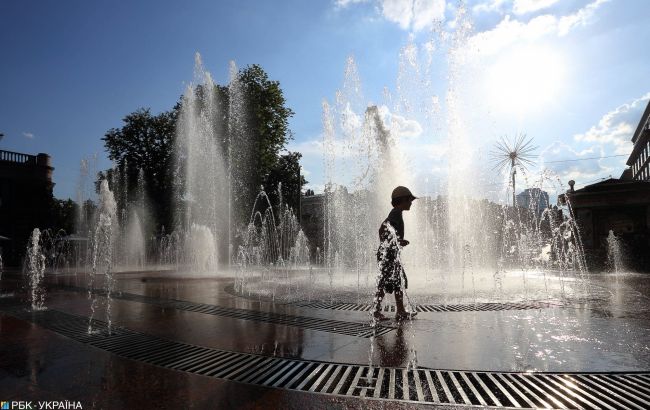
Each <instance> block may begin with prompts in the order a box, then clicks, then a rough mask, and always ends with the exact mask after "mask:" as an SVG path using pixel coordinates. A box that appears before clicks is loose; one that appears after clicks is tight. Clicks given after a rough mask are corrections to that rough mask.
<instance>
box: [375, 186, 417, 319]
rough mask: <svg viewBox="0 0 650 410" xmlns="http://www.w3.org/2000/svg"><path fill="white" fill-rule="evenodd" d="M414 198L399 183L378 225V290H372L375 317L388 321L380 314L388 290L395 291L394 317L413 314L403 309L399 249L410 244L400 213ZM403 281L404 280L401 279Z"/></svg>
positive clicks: (411, 316) (405, 316)
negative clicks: (405, 236) (387, 212)
mask: <svg viewBox="0 0 650 410" xmlns="http://www.w3.org/2000/svg"><path fill="white" fill-rule="evenodd" d="M415 199H417V198H416V197H415V196H413V194H412V193H411V191H410V190H409V189H408V188H406V187H403V186H398V187H397V188H395V189H394V190H393V193H392V194H391V205H393V209H392V210H391V211H390V213H389V214H388V217H387V218H386V219H385V220H384V222H382V224H381V226H380V227H379V249H378V250H377V264H378V265H379V276H378V278H377V292H376V293H375V311H374V318H375V320H387V319H388V318H387V317H385V316H384V315H383V314H382V313H381V302H382V300H383V299H384V296H385V295H386V292H388V293H393V292H394V293H395V305H396V307H397V312H396V314H395V319H397V320H398V321H399V320H404V319H409V318H413V317H414V316H415V315H416V313H415V312H412V313H408V312H407V311H406V309H404V292H403V290H402V285H403V286H404V289H407V288H408V279H407V278H406V272H404V267H403V266H402V262H401V260H400V254H401V252H402V248H403V247H404V246H406V245H408V244H409V241H407V240H406V239H404V219H403V218H402V212H403V211H408V210H410V209H411V204H412V203H413V200H415ZM402 280H403V282H402Z"/></svg>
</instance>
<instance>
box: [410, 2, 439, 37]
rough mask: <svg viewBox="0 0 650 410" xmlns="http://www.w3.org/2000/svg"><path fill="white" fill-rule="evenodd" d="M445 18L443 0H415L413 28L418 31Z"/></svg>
mask: <svg viewBox="0 0 650 410" xmlns="http://www.w3.org/2000/svg"><path fill="white" fill-rule="evenodd" d="M444 18H445V0H415V1H414V2H413V30H414V31H420V30H422V29H425V28H427V27H428V26H430V25H431V24H433V23H434V22H435V21H441V20H443V19H444Z"/></svg>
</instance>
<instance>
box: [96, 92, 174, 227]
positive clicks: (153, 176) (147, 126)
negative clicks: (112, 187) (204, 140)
mask: <svg viewBox="0 0 650 410" xmlns="http://www.w3.org/2000/svg"><path fill="white" fill-rule="evenodd" d="M179 108H180V105H178V104H177V105H176V106H175V107H174V108H173V109H171V110H170V111H165V112H162V113H160V114H158V115H153V114H151V111H150V110H149V109H144V108H141V109H138V110H136V111H134V112H132V113H130V114H128V115H127V116H125V117H124V118H123V119H122V122H123V124H124V125H123V126H122V127H121V128H112V129H110V130H108V132H107V133H106V135H105V136H104V138H102V139H103V140H104V146H105V147H106V151H107V152H108V157H109V159H111V160H113V161H114V162H115V163H116V165H117V166H118V167H120V168H121V169H123V170H125V172H126V175H127V178H128V180H127V181H126V182H127V186H132V187H134V186H136V183H137V179H138V173H139V170H142V171H143V175H144V182H145V186H146V187H147V188H146V189H147V196H148V197H149V200H150V202H151V203H152V204H153V207H152V208H153V212H154V217H155V218H156V220H157V221H158V222H159V223H160V224H162V225H168V224H169V223H170V221H171V192H172V189H173V187H172V177H171V174H172V173H171V170H172V168H173V161H174V143H175V135H176V120H177V118H178V111H179ZM102 176H103V177H106V176H111V172H110V170H109V171H107V172H106V173H104V174H102V175H101V176H100V177H102ZM109 180H110V178H109ZM134 195H135V192H133V190H131V192H128V193H127V197H126V199H127V200H131V199H133V196H134Z"/></svg>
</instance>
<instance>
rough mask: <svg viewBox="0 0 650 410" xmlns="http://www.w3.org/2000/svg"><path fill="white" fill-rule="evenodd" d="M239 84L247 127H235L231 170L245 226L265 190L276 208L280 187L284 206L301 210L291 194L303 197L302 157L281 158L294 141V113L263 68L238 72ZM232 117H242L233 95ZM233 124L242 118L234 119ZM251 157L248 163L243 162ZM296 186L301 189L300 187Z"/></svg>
mask: <svg viewBox="0 0 650 410" xmlns="http://www.w3.org/2000/svg"><path fill="white" fill-rule="evenodd" d="M238 83H239V85H240V87H241V89H240V92H241V100H242V102H243V106H241V107H239V109H240V110H241V112H240V113H239V115H242V116H243V126H241V127H237V126H235V127H231V129H230V138H229V141H230V142H231V143H232V150H231V151H230V152H231V156H230V158H231V160H232V162H233V163H232V164H231V169H232V170H233V181H234V183H235V185H236V186H235V190H236V195H235V196H234V201H233V202H234V203H233V205H234V207H235V209H237V210H238V211H239V213H240V217H239V218H238V219H239V220H240V221H242V222H245V218H247V217H248V215H250V211H251V209H250V208H251V206H252V204H253V202H254V200H255V197H256V195H257V194H258V193H259V189H260V187H264V189H265V191H266V192H267V193H268V194H269V196H270V197H271V199H272V202H273V203H275V204H277V199H278V198H277V194H276V193H277V188H278V185H279V183H280V182H281V183H282V185H283V189H282V190H283V192H286V193H287V194H288V195H286V196H284V200H285V203H287V204H288V205H289V206H290V207H292V208H294V209H297V206H298V203H299V197H297V196H296V195H292V194H289V193H291V192H293V191H291V190H295V192H299V191H300V188H301V187H302V184H304V183H305V182H304V179H303V181H302V184H300V182H299V174H300V172H299V171H300V168H299V164H298V160H299V159H300V154H297V153H288V154H285V155H282V154H281V152H282V151H283V150H284V149H285V147H286V144H287V142H289V140H291V139H292V138H293V135H292V133H291V131H290V129H289V118H291V117H292V116H293V114H294V112H293V111H292V110H291V109H290V108H288V107H287V106H286V99H285V98H284V94H283V92H282V88H281V87H280V83H279V82H278V81H273V80H270V79H269V78H268V75H267V73H266V72H265V71H264V70H263V69H262V68H261V67H260V66H259V65H250V66H248V67H246V68H244V69H242V70H240V71H239V76H238ZM229 103H230V107H231V108H232V107H233V106H234V107H235V108H236V109H235V110H232V109H230V110H229V112H230V114H231V115H238V113H237V105H236V104H237V103H238V102H237V101H236V96H234V95H230V101H229ZM229 120H230V122H231V124H233V123H234V124H237V119H235V118H229ZM242 156H247V158H242ZM297 185H300V186H299V187H297Z"/></svg>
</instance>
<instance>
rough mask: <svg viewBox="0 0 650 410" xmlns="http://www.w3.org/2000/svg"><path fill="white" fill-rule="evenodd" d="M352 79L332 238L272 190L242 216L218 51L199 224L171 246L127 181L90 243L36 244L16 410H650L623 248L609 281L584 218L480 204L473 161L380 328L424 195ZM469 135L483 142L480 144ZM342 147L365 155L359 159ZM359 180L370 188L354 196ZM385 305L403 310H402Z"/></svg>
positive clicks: (199, 109)
mask: <svg viewBox="0 0 650 410" xmlns="http://www.w3.org/2000/svg"><path fill="white" fill-rule="evenodd" d="M349 64H350V66H349V68H348V70H346V73H348V74H349V78H348V79H347V80H346V81H348V83H347V85H346V86H344V88H343V90H342V92H341V93H339V94H338V95H337V102H336V104H333V105H332V106H330V105H328V104H327V103H325V104H324V106H323V123H324V133H323V134H324V141H323V147H324V150H325V157H326V158H325V162H326V164H327V173H328V181H330V184H328V186H327V187H326V189H325V193H324V194H323V201H324V207H323V218H322V220H323V221H324V222H323V226H322V227H321V229H320V231H319V232H321V234H319V235H321V236H320V237H319V238H318V241H314V239H313V238H311V239H310V238H307V236H306V235H305V233H304V232H303V230H302V229H301V224H300V223H299V219H298V217H297V216H296V215H295V214H294V212H293V211H292V210H291V209H289V208H288V207H287V206H285V205H284V204H283V203H282V202H280V204H271V203H270V200H269V196H268V195H267V194H266V192H264V190H260V193H259V195H258V196H257V199H256V203H255V204H252V205H251V214H250V219H249V220H248V222H247V223H246V224H243V225H239V226H236V225H237V224H235V223H234V222H233V218H232V216H231V213H230V211H231V210H230V208H229V207H230V195H231V193H232V189H233V186H234V184H235V182H233V178H232V172H233V170H232V168H231V167H228V166H227V165H226V164H227V163H229V162H228V161H226V159H228V158H230V159H232V152H221V150H220V147H219V146H218V144H216V143H215V141H216V138H215V137H214V132H216V131H215V130H216V129H218V127H216V126H215V125H214V124H213V123H212V121H214V118H222V117H219V116H217V115H214V114H215V113H214V110H217V109H218V107H217V105H218V104H216V102H215V101H212V100H210V96H209V95H210V93H207V94H208V96H207V97H205V98H207V100H202V101H197V98H198V97H197V96H196V94H195V93H194V92H193V90H194V88H193V87H194V86H196V85H198V84H200V85H202V86H203V87H204V88H205V89H209V87H212V86H213V85H214V84H213V83H212V79H211V77H210V75H209V74H208V73H206V72H205V71H203V69H202V68H201V66H200V61H199V60H198V58H197V78H196V79H195V82H194V83H193V85H190V86H189V87H188V91H187V93H186V94H185V96H184V103H183V109H182V112H181V116H180V123H179V127H178V130H177V133H178V138H177V140H178V141H177V143H178V144H179V152H181V153H182V155H180V156H179V158H177V166H178V170H179V173H178V174H179V175H180V176H179V178H181V179H182V183H180V184H178V191H177V198H179V200H178V203H177V205H176V206H177V211H178V213H179V215H182V216H183V217H182V218H180V220H181V221H182V222H180V223H179V225H178V227H177V229H174V230H171V231H168V233H164V232H163V233H161V234H158V235H155V236H152V235H151V232H150V231H147V229H149V228H148V226H149V223H150V222H149V221H148V216H147V215H148V214H147V212H146V208H147V207H146V201H145V200H144V199H142V198H144V194H143V195H141V196H138V198H140V199H138V198H136V199H134V200H132V201H128V202H125V201H121V202H120V201H119V200H118V199H119V198H120V197H121V195H122V194H121V190H123V189H124V187H123V186H120V181H121V179H120V177H119V174H120V172H121V171H120V170H119V169H116V170H115V173H114V175H116V176H115V177H114V180H112V181H111V184H109V181H107V180H104V181H102V183H101V185H100V187H99V197H98V208H97V212H96V215H95V216H94V217H93V218H92V219H91V220H87V221H85V222H84V224H82V226H85V227H86V231H84V232H78V233H77V234H78V235H77V236H70V235H65V234H62V233H52V232H47V231H46V232H41V231H39V230H38V229H35V230H34V232H33V234H32V237H31V239H30V242H29V245H28V252H27V256H26V263H25V267H24V269H23V271H18V270H11V269H5V271H4V272H2V271H1V270H0V274H1V275H2V276H0V295H1V297H0V345H1V346H2V349H0V399H2V400H3V401H4V400H9V401H21V400H22V401H39V400H66V401H69V402H73V403H77V402H78V403H81V406H82V407H83V408H145V407H160V408H295V409H303V408H350V407H354V408H416V407H428V406H441V407H446V406H449V407H509V408H540V407H541V408H648V407H650V314H649V313H650V299H649V298H650V285H648V281H647V279H646V276H645V275H643V274H638V273H633V272H629V271H627V270H626V269H625V267H624V263H623V261H622V260H621V258H620V254H619V250H618V246H617V242H616V238H615V237H612V238H610V242H609V243H610V248H611V261H612V265H613V269H610V270H608V271H605V272H591V271H589V270H588V269H587V267H586V264H585V255H584V253H583V251H582V246H581V241H580V235H579V232H578V229H577V227H576V224H575V222H574V221H573V219H572V218H571V212H570V203H569V204H565V205H564V206H563V207H561V208H560V209H558V208H548V209H544V210H543V212H541V213H538V212H531V211H530V210H525V209H523V210H522V209H518V208H514V207H512V206H501V205H496V204H494V203H492V202H488V201H487V200H476V199H471V198H470V197H469V196H468V195H467V192H464V191H462V189H463V187H467V186H468V185H470V182H471V181H470V180H471V179H472V178H473V177H472V176H470V174H468V173H467V172H465V171H464V168H462V167H463V166H464V165H463V161H462V158H460V157H459V158H456V160H454V159H453V158H452V159H451V160H450V179H451V180H450V182H449V189H448V190H447V192H445V193H444V195H439V196H437V197H433V196H431V197H428V196H427V197H423V198H420V199H418V200H417V201H416V202H415V204H414V207H413V210H412V211H410V212H408V213H405V222H406V227H407V231H406V232H407V233H406V237H407V238H409V240H410V241H411V245H409V246H408V247H405V248H404V250H403V253H402V259H403V263H404V265H405V267H406V271H407V273H408V278H409V284H408V289H407V290H406V296H407V297H406V301H407V304H408V308H407V309H408V310H410V311H412V312H417V313H418V315H417V318H415V319H413V320H405V321H395V320H389V321H386V322H375V321H374V320H373V316H372V311H373V295H374V291H375V287H376V284H375V283H376V282H375V280H376V276H377V264H376V256H375V252H376V249H377V239H376V235H377V227H378V225H379V222H380V221H381V220H382V219H383V218H384V216H385V214H386V213H387V212H388V210H389V207H387V204H386V203H385V202H386V201H385V198H387V197H389V195H390V190H392V189H393V187H394V186H396V185H407V186H414V185H415V186H417V184H416V182H417V181H414V180H413V177H412V176H409V174H408V173H407V172H406V170H404V169H402V168H401V167H400V164H403V163H405V162H404V161H403V160H401V159H400V158H401V157H400V156H401V155H403V153H401V151H400V144H399V142H398V141H396V140H395V138H393V136H392V135H391V133H390V131H389V128H388V127H387V125H386V124H385V121H384V118H383V117H382V112H381V108H380V107H379V108H378V107H377V106H369V107H368V106H364V105H362V106H361V107H360V108H359V107H357V106H355V101H358V98H356V97H354V96H352V95H350V93H349V90H354V89H358V87H354V86H353V85H354V84H353V83H354V81H356V80H355V79H354V75H353V74H354V69H353V68H354V66H353V62H350V63H349ZM234 71H235V72H236V69H234ZM350 84H352V85H350ZM229 87H230V93H231V98H232V100H233V102H232V106H233V107H235V109H234V110H233V111H232V112H231V115H230V116H229V121H231V122H232V123H231V124H228V129H231V130H232V129H236V127H237V126H238V118H237V112H238V111H237V109H236V107H237V106H238V104H241V103H242V102H241V101H238V100H237V98H238V95H239V94H238V90H237V87H238V85H237V82H236V81H235V80H233V81H232V82H231V84H230V86H229ZM346 90H347V91H346ZM448 100H449V101H451V102H452V103H453V93H452V96H451V97H450V98H448ZM452 105H453V104H452ZM452 114H453V113H452ZM452 117H453V116H452ZM350 118H355V119H356V120H355V121H352V124H350V123H346V121H349V120H350ZM357 120H358V121H357ZM339 121H341V122H339ZM450 124H451V127H452V128H454V127H459V126H460V125H459V124H460V123H459V122H457V121H454V120H453V119H452V120H451V121H450ZM452 131H453V132H455V133H456V134H455V135H456V138H455V139H454V141H455V142H454V144H462V143H463V140H462V136H463V135H464V134H463V132H462V131H461V130H458V129H457V130H452ZM341 140H344V141H345V144H343V145H345V146H347V147H348V148H347V149H348V150H349V152H353V153H355V155H352V156H351V155H341V154H340V151H339V149H338V148H337V147H340V146H341V144H340V141H341ZM243 144H244V145H245V142H244V143H243ZM458 146H460V145H458ZM240 149H241V150H243V149H244V148H243V147H240ZM452 152H453V150H452ZM452 156H453V155H452ZM513 164H514V162H513ZM122 171H123V170H122ZM342 173H344V174H346V175H343V176H344V177H350V178H351V179H350V178H348V181H352V182H351V183H349V184H348V185H347V187H348V189H343V187H342V186H341V185H336V183H335V181H336V180H337V178H338V177H341V174H342ZM86 174H87V173H86ZM509 178H510V176H508V179H509ZM542 179H544V181H546V182H549V181H551V182H550V183H551V184H556V186H557V190H558V191H559V192H562V190H563V189H564V188H562V185H563V184H562V183H560V182H559V181H557V179H556V178H554V177H553V176H549V175H543V176H542ZM512 181H513V182H514V175H513V179H512ZM506 185H507V183H506ZM373 187H374V188H373ZM377 187H380V188H377ZM513 188H514V187H511V188H510V192H512V189H513ZM271 189H272V188H271ZM144 191H145V190H144V189H141V192H144ZM138 192H140V191H138ZM509 195H510V194H507V196H509ZM280 201H281V198H280ZM561 211H562V212H561ZM242 226H243V228H242ZM84 238H85V239H84ZM81 239H83V240H81ZM310 241H311V242H312V243H310ZM316 243H318V244H319V245H318V246H317V245H316ZM382 309H383V311H384V314H385V315H386V316H388V317H390V318H392V317H393V316H394V311H395V305H394V304H393V299H392V296H388V297H387V299H386V304H385V305H383V306H382ZM3 408H4V407H3ZM69 408H72V407H69Z"/></svg>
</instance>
